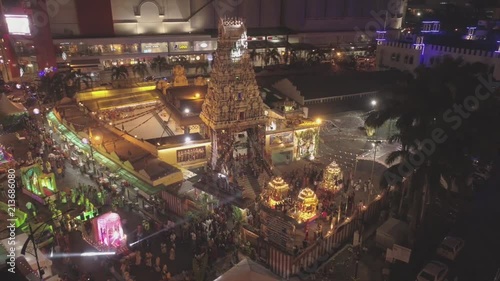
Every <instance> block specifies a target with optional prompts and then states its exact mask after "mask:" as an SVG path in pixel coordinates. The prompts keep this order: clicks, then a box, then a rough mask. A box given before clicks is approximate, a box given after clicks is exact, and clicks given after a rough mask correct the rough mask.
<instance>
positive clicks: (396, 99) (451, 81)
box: [365, 58, 500, 219]
mask: <svg viewBox="0 0 500 281" xmlns="http://www.w3.org/2000/svg"><path fill="white" fill-rule="evenodd" d="M478 77H482V78H483V80H486V81H489V78H488V77H489V69H488V67H487V66H486V65H482V64H478V63H476V64H468V63H464V62H463V61H462V60H460V59H458V60H454V59H451V58H445V59H444V61H443V62H442V63H440V64H437V65H435V66H434V67H432V68H424V67H421V68H419V69H417V70H416V76H412V75H401V78H400V79H399V80H398V81H395V83H393V87H392V88H391V89H389V90H386V91H384V92H382V93H381V94H380V95H379V97H378V99H379V100H378V103H377V109H376V110H374V111H372V112H370V113H369V114H368V115H367V118H366V120H365V125H366V126H367V127H372V128H379V127H381V126H383V125H384V124H385V123H386V122H388V121H390V120H395V127H396V128H395V130H394V131H393V130H391V131H393V132H394V133H393V135H392V136H390V138H389V139H390V141H391V142H397V143H400V144H401V149H400V150H397V151H394V152H392V153H391V154H390V155H389V156H388V157H387V160H386V162H387V164H389V165H391V167H390V168H389V169H388V170H387V171H386V173H385V175H384V177H382V182H381V185H382V186H388V185H393V184H395V183H397V182H401V181H402V180H403V178H407V179H409V180H410V187H409V190H408V198H410V200H409V201H408V202H409V203H410V204H412V206H410V207H409V209H410V210H414V211H415V214H413V217H414V218H418V217H419V214H424V213H425V210H424V211H421V207H422V206H425V205H426V204H422V203H423V201H422V200H428V199H429V198H433V197H436V196H440V194H443V192H441V191H442V190H443V185H442V181H441V179H443V178H444V179H447V182H449V183H451V182H467V180H468V178H469V176H470V175H471V173H472V171H473V167H472V157H479V158H481V159H482V160H488V159H491V156H492V155H496V152H497V151H496V150H497V144H498V143H499V142H500V132H499V131H498V130H492V129H491V125H490V124H495V123H497V122H498V121H500V114H499V111H498V107H499V106H500V102H499V100H498V99H497V98H495V97H494V95H495V93H492V94H491V97H490V98H489V99H487V100H485V101H480V102H479V103H478V106H477V107H476V108H473V109H471V110H465V109H464V110H465V112H466V114H467V115H468V117H467V118H463V117H460V115H459V113H458V112H457V111H456V110H455V108H456V106H457V105H460V106H461V108H462V109H463V107H462V105H464V104H467V102H466V101H467V100H468V99H471V98H476V97H474V95H475V94H476V89H477V87H478V86H480V85H481V80H480V79H478ZM485 88H486V87H485ZM486 91H487V90H486V89H484V92H486ZM476 99H477V98H476ZM469 108H470V107H469ZM452 117H453V118H452ZM485 121H486V122H485ZM436 132H440V134H439V135H441V136H444V138H445V140H444V141H443V142H442V141H438V142H436V141H435V139H436V137H435V135H436ZM440 139H443V137H441V138H440ZM423 140H425V141H426V143H427V144H426V145H423V142H422V141H423ZM429 143H430V144H429ZM429 146H432V149H431V152H429ZM422 156H423V158H424V159H422ZM415 159H419V161H418V162H419V163H418V164H412V163H415V162H416V161H415ZM401 163H405V164H406V165H407V166H408V165H409V166H410V169H408V167H405V168H403V166H402V164H401ZM401 171H403V172H401ZM388 181H390V182H388ZM448 186H451V184H448ZM464 187H466V186H463V185H462V186H460V188H461V189H460V190H459V193H461V194H462V195H466V194H468V193H469V192H470V189H468V188H464ZM450 192H451V191H450V189H448V190H447V192H444V194H446V193H450ZM423 194H426V197H425V198H423ZM444 199H445V198H444ZM420 217H421V218H422V219H423V217H424V216H423V215H420Z"/></svg>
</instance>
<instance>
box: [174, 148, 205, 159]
mask: <svg viewBox="0 0 500 281" xmlns="http://www.w3.org/2000/svg"><path fill="white" fill-rule="evenodd" d="M206 156H207V152H206V149H205V147H204V146H200V147H195V148H190V149H182V150H177V162H178V163H182V162H189V161H196V160H202V159H205V158H206Z"/></svg>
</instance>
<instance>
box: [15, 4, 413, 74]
mask: <svg viewBox="0 0 500 281" xmlns="http://www.w3.org/2000/svg"><path fill="white" fill-rule="evenodd" d="M21 2H22V3H23V4H22V5H21V6H20V9H17V10H15V9H14V8H19V7H14V8H9V9H10V10H11V11H12V12H10V13H12V14H14V15H25V14H27V16H28V19H29V21H30V24H31V25H32V26H38V25H40V26H42V27H44V28H45V29H43V30H46V32H45V31H44V32H43V34H44V35H43V36H42V37H41V38H44V40H45V41H50V42H53V45H54V48H52V47H49V46H46V47H45V49H46V50H47V51H50V52H51V53H52V51H53V50H55V51H54V53H55V55H56V57H57V62H58V63H59V66H60V67H61V66H65V65H66V66H72V67H74V68H81V69H82V71H84V72H92V71H97V70H102V69H104V68H106V67H112V66H114V65H122V64H124V65H130V64H134V63H137V62H139V61H150V60H152V59H153V58H154V57H157V56H162V57H167V58H168V59H171V60H173V61H178V60H179V59H181V58H180V57H181V56H182V57H183V59H184V60H187V61H190V62H196V61H210V60H211V54H212V53H213V52H214V51H215V49H216V47H217V46H216V45H217V43H216V39H215V37H216V35H217V32H216V30H217V25H218V21H219V18H220V17H226V16H227V17H233V16H235V17H240V18H244V19H245V23H246V26H247V28H248V34H247V35H248V37H249V38H248V39H249V41H250V42H249V48H250V49H269V48H281V49H280V50H278V51H280V52H283V51H284V49H285V48H286V47H289V46H290V44H291V45H293V44H298V43H306V44H312V45H314V46H331V45H338V44H342V43H355V42H360V41H370V40H371V39H373V38H369V36H367V34H365V32H363V31H365V30H367V28H369V27H370V26H372V25H373V23H374V22H377V25H384V26H383V27H384V28H388V29H399V28H400V27H401V23H402V17H403V12H402V11H404V6H405V5H406V4H405V3H406V1H405V0H397V1H396V5H395V2H394V0H391V1H389V0H377V1H372V0H353V1H345V0H286V1H282V0H239V1H232V0H189V1H187V0H64V1H50V2H49V3H47V4H46V3H45V1H36V2H37V5H40V4H42V6H43V5H45V7H40V8H39V9H38V10H39V11H38V12H37V13H29V12H27V11H29V9H32V7H34V4H33V3H34V2H35V1H30V0H25V1H21ZM32 2H33V3H32ZM389 4H390V5H389ZM26 7H30V8H29V9H26ZM394 7H397V9H396V8H394ZM387 10H389V11H392V12H391V13H385V12H384V11H387ZM396 10H398V11H396ZM393 12H394V13H393ZM374 13H375V14H376V15H382V16H384V17H385V16H386V15H389V18H388V19H387V20H385V23H383V24H382V23H380V22H378V21H376V19H374ZM35 14H36V15H35ZM40 15H42V17H43V18H44V19H46V22H45V23H40V22H38V21H39V20H36V17H40ZM379 27H380V28H382V26H379ZM360 31H361V32H360ZM41 35H42V34H40V36H41ZM30 38H31V37H30V36H17V38H14V39H13V40H12V42H11V45H13V46H16V47H17V50H16V52H17V53H23V52H24V53H26V51H25V50H27V49H29V48H33V47H32V46H34V45H37V46H38V45H39V44H38V43H36V44H32V43H31V42H30V41H29V40H28V39H30ZM45 43H46V42H45ZM46 45H47V44H46ZM37 56H38V54H37V53H36V52H32V54H30V56H28V57H27V58H28V59H25V60H23V61H22V65H24V66H27V65H30V67H28V68H27V69H26V70H25V72H26V73H37V72H38V71H40V70H43V69H44V68H45V67H47V65H51V64H53V62H52V61H51V62H49V63H46V62H40V63H38V61H37V59H38V58H37ZM43 57H47V55H46V54H44V55H43ZM49 57H50V58H51V60H53V55H52V56H49ZM12 60H17V58H16V59H12Z"/></svg>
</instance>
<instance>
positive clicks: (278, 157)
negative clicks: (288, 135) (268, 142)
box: [271, 150, 293, 165]
mask: <svg viewBox="0 0 500 281" xmlns="http://www.w3.org/2000/svg"><path fill="white" fill-rule="evenodd" d="M271 157H272V161H273V165H280V164H288V163H290V162H291V161H292V159H293V151H292V150H290V151H279V152H274V153H273V154H272V156H271Z"/></svg>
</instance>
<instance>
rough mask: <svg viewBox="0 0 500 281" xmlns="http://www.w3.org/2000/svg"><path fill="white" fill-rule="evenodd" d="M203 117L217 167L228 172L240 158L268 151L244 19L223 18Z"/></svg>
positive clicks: (261, 105)
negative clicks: (265, 146) (265, 147)
mask: <svg viewBox="0 0 500 281" xmlns="http://www.w3.org/2000/svg"><path fill="white" fill-rule="evenodd" d="M200 117H201V120H203V122H204V123H205V125H206V126H207V127H208V128H209V131H210V139H211V141H212V153H211V155H210V160H209V164H210V166H211V167H212V169H213V170H216V171H224V170H225V174H228V173H229V172H230V170H229V169H230V167H231V166H232V165H233V164H234V163H233V162H234V161H235V160H236V159H238V158H240V157H244V158H247V157H248V158H250V157H251V155H253V156H255V155H259V154H262V152H263V151H264V145H265V129H266V128H265V125H266V121H267V118H266V116H265V115H264V103H263V101H262V98H261V95H260V91H259V87H258V86H257V80H255V72H254V70H253V66H252V63H251V61H250V55H249V54H248V50H247V34H246V28H245V24H244V23H243V21H242V20H241V19H236V18H231V19H225V20H221V21H220V24H219V41H218V48H217V51H216V53H215V62H214V64H213V69H212V73H211V75H210V81H209V82H208V92H207V96H206V98H205V101H204V103H203V107H202V111H201V115H200Z"/></svg>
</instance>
